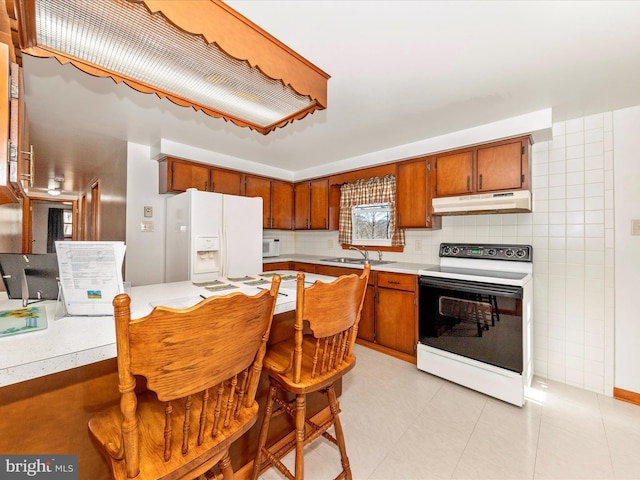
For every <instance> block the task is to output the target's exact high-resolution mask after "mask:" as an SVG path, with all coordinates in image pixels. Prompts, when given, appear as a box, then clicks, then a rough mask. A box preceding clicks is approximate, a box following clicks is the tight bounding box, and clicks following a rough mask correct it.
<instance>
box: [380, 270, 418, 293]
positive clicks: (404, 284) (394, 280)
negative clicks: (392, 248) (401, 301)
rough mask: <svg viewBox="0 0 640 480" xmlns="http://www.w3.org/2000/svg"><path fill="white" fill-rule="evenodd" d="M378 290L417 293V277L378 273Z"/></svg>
mask: <svg viewBox="0 0 640 480" xmlns="http://www.w3.org/2000/svg"><path fill="white" fill-rule="evenodd" d="M378 288H393V289H395V290H406V291H408V292H415V291H416V276H415V275H403V274H402V273H390V272H378Z"/></svg>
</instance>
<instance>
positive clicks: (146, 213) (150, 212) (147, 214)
mask: <svg viewBox="0 0 640 480" xmlns="http://www.w3.org/2000/svg"><path fill="white" fill-rule="evenodd" d="M144 216H145V217H147V218H150V217H153V207H144Z"/></svg>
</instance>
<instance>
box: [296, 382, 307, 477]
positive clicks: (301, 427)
mask: <svg viewBox="0 0 640 480" xmlns="http://www.w3.org/2000/svg"><path fill="white" fill-rule="evenodd" d="M306 399H307V397H306V395H303V394H297V395H296V420H295V423H296V480H304V437H305V431H306V422H305V418H306V413H307V412H306V410H307V407H306Z"/></svg>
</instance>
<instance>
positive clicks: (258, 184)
mask: <svg viewBox="0 0 640 480" xmlns="http://www.w3.org/2000/svg"><path fill="white" fill-rule="evenodd" d="M244 194H245V196H247V197H262V209H263V211H262V226H263V228H272V229H278V230H291V228H292V222H293V184H292V183H289V182H285V181H281V180H272V179H269V178H265V177H258V176H255V175H245V180H244Z"/></svg>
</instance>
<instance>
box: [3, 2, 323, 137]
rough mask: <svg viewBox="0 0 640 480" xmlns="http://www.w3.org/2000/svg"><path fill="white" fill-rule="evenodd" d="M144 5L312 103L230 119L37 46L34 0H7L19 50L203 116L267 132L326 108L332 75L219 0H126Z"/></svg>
mask: <svg viewBox="0 0 640 480" xmlns="http://www.w3.org/2000/svg"><path fill="white" fill-rule="evenodd" d="M88 1H91V0H88ZM125 1H128V2H130V3H136V4H142V5H144V7H145V8H146V9H147V10H148V11H149V13H151V14H161V15H162V16H163V17H164V18H165V20H167V21H168V22H169V23H171V24H173V25H174V26H175V27H177V28H178V29H180V30H182V31H184V32H186V33H188V34H193V35H200V36H201V37H202V38H203V39H204V40H205V41H206V42H207V44H211V43H215V44H216V45H217V46H218V47H219V48H220V49H221V50H222V51H224V52H225V53H226V54H228V55H229V56H231V57H233V58H235V59H237V60H243V61H246V62H247V63H248V64H249V65H250V66H251V67H256V68H258V69H259V70H260V71H261V72H262V73H264V74H265V75H266V76H268V77H270V78H272V79H275V80H280V81H281V82H282V83H283V84H284V85H285V86H290V87H291V88H292V89H293V90H294V91H295V92H296V93H298V94H300V95H304V96H308V97H310V98H311V100H312V102H313V103H312V105H311V106H309V107H308V108H305V109H304V110H301V111H298V112H295V113H293V114H291V115H290V116H289V117H286V118H283V119H281V120H280V121H278V122H276V123H274V124H272V125H268V126H266V127H264V126H261V125H256V124H253V123H250V122H247V121H245V120H243V119H240V118H237V117H234V116H232V115H230V114H229V113H227V112H222V111H219V110H216V109H215V108H212V107H210V106H207V105H201V104H197V103H195V102H193V101H192V100H190V99H188V98H184V97H181V96H179V95H177V94H175V93H171V92H166V91H163V90H161V89H159V88H158V87H155V86H153V85H148V84H145V83H144V82H142V81H140V80H138V79H135V78H128V77H125V76H123V75H122V74H119V73H117V72H113V71H110V70H108V69H105V68H103V67H101V66H99V65H95V64H92V63H89V62H87V61H84V60H81V59H78V58H74V57H71V56H68V55H67V54H65V53H64V52H59V51H55V50H54V49H50V48H47V47H45V46H40V45H38V44H37V36H36V18H35V10H36V9H35V0H8V1H7V10H8V14H9V17H10V18H11V19H13V20H14V25H15V26H16V30H17V32H15V33H14V42H15V41H17V42H18V45H16V48H19V49H20V50H21V51H22V52H24V53H26V54H29V55H33V56H36V57H45V58H47V57H53V58H55V59H57V60H58V61H59V62H60V63H61V64H67V63H70V64H72V65H74V66H75V67H77V68H78V69H80V70H82V71H83V72H85V73H88V74H90V75H93V76H97V77H109V78H111V79H112V80H113V81H114V82H116V83H125V84H127V85H128V86H130V87H131V88H133V89H135V90H137V91H139V92H142V93H155V94H156V95H157V96H158V97H160V98H167V99H169V100H171V101H172V102H174V103H175V104H177V105H180V106H186V107H192V108H194V109H195V110H197V111H202V112H204V113H206V114H207V115H210V116H212V117H216V118H224V119H225V120H229V121H231V122H233V123H234V124H236V125H238V126H241V127H248V128H251V129H252V130H256V131H259V132H260V133H263V134H267V133H269V132H271V131H273V130H275V129H277V128H280V127H283V126H285V125H287V124H288V123H290V122H292V121H294V120H299V119H301V118H304V117H305V116H306V115H308V114H310V113H313V112H314V111H316V110H323V109H325V108H326V107H327V81H328V79H329V78H330V75H329V74H327V73H326V72H324V71H323V70H321V69H320V68H318V67H317V66H315V65H314V64H312V63H311V62H309V61H308V60H306V59H305V58H304V57H302V56H301V55H299V54H298V53H296V52H295V51H293V50H292V49H290V48H289V47H287V46H286V45H285V44H283V43H282V42H280V41H279V40H278V39H276V38H275V37H273V36H272V35H270V34H269V33H267V32H266V31H265V30H263V29H262V28H260V27H259V26H258V25H256V24H254V23H253V22H251V21H250V20H249V19H247V18H246V17H244V16H243V15H241V14H240V13H239V12H236V11H235V10H233V9H232V8H231V7H229V6H228V5H226V4H225V3H223V2H222V1H220V0H206V1H204V0H180V1H176V0H125Z"/></svg>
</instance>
